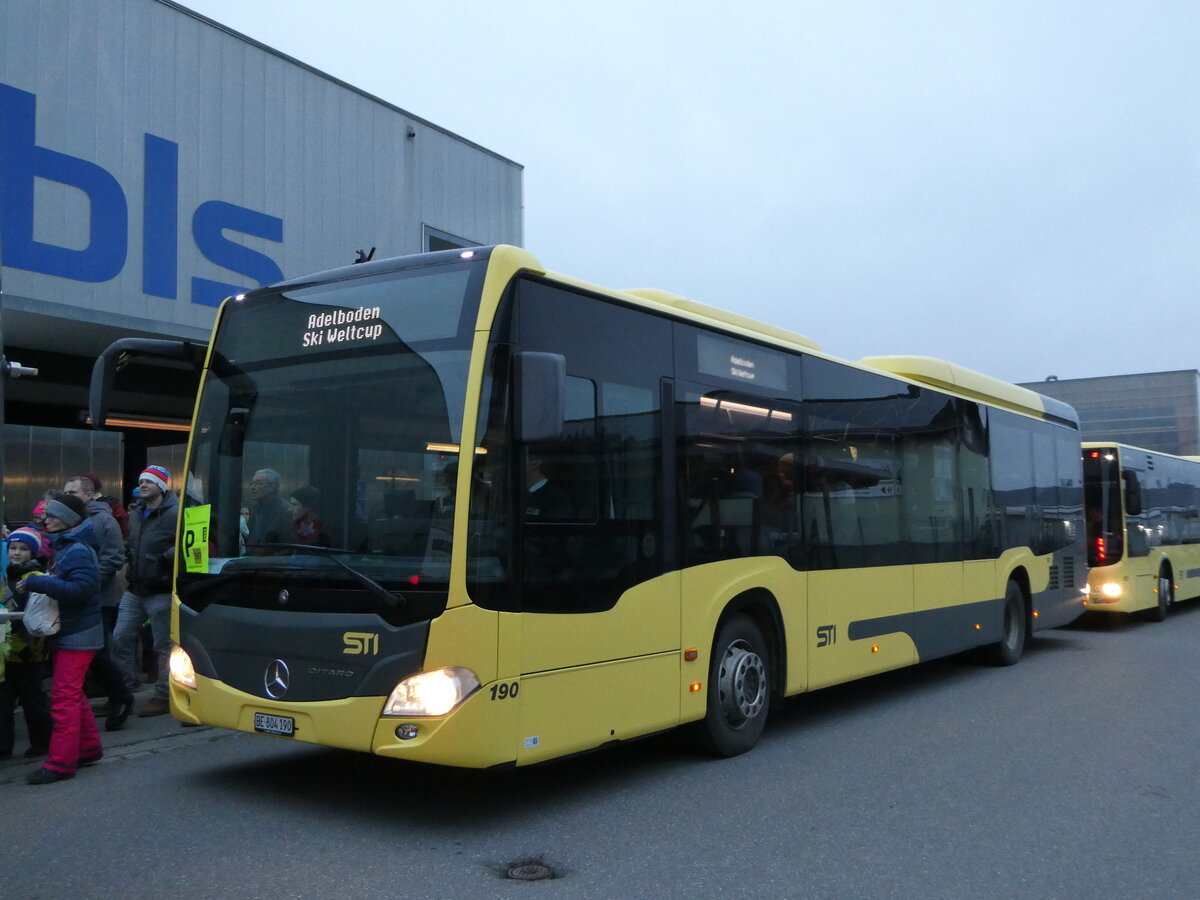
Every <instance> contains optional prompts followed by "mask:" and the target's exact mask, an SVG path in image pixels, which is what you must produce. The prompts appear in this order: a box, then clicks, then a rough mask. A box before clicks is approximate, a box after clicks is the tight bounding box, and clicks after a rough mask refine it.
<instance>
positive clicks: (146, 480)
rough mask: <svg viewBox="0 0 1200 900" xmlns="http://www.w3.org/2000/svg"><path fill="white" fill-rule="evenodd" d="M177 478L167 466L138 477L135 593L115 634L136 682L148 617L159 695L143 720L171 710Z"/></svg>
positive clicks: (119, 655)
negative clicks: (136, 656) (173, 483)
mask: <svg viewBox="0 0 1200 900" xmlns="http://www.w3.org/2000/svg"><path fill="white" fill-rule="evenodd" d="M170 478H171V473H170V472H168V471H167V470H166V469H164V468H163V467H162V466H146V468H145V469H143V470H142V474H141V475H140V476H139V477H138V492H139V493H138V495H139V498H140V501H141V505H140V507H139V508H138V509H137V510H136V511H131V512H130V514H129V568H128V570H127V571H126V577H127V580H128V582H129V588H128V589H127V590H126V591H125V596H123V597H122V598H121V606H120V610H119V612H118V614H117V627H116V631H115V632H114V634H113V644H114V647H115V648H116V661H117V665H118V666H120V667H121V671H122V673H123V674H124V675H125V678H126V681H127V682H133V681H134V680H135V675H134V664H133V648H134V645H135V643H136V642H137V639H138V630H139V629H140V628H141V625H142V623H143V622H145V621H146V619H147V618H149V619H150V631H151V633H152V634H153V635H154V652H155V653H156V654H157V655H158V681H157V682H156V683H155V685H154V696H153V697H152V698H151V699H150V700H149V701H147V703H146V704H145V705H144V706H143V707H142V708H141V709H140V710H138V715H139V716H161V715H163V714H164V713H168V712H170V711H171V706H170V700H169V699H168V696H169V690H168V679H169V678H170V670H169V669H170V656H171V568H172V563H173V561H174V557H175V523H176V521H177V520H178V517H179V501H178V500H176V498H175V495H174V494H172V493H171V492H170V490H168V487H167V486H168V484H169V483H170Z"/></svg>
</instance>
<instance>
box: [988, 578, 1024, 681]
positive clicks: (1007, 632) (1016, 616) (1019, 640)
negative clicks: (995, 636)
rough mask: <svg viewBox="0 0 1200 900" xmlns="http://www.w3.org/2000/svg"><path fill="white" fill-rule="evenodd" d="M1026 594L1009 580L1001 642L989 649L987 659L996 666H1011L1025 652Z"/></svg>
mask: <svg viewBox="0 0 1200 900" xmlns="http://www.w3.org/2000/svg"><path fill="white" fill-rule="evenodd" d="M1025 610H1026V602H1025V592H1024V591H1023V590H1021V586H1020V585H1019V584H1017V582H1016V581H1013V580H1011V579H1010V580H1009V582H1008V587H1006V588H1005V589H1004V618H1003V620H1002V621H1001V623H1000V634H1001V637H1000V640H998V641H997V642H996V643H994V644H992V645H991V646H989V647H987V648H986V650H987V659H988V661H989V662H990V663H991V664H992V665H994V666H1011V665H1013V664H1015V663H1016V662H1017V661H1018V660H1019V659H1020V658H1021V655H1022V654H1023V653H1024V652H1025V621H1026V611H1025Z"/></svg>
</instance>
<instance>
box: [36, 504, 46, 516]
mask: <svg viewBox="0 0 1200 900" xmlns="http://www.w3.org/2000/svg"><path fill="white" fill-rule="evenodd" d="M33 514H34V515H35V516H43V515H45V514H46V501H45V500H39V501H38V504H37V506H35V507H34V508H33Z"/></svg>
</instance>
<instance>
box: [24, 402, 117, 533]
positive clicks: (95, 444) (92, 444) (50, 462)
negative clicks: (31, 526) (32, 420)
mask: <svg viewBox="0 0 1200 900" xmlns="http://www.w3.org/2000/svg"><path fill="white" fill-rule="evenodd" d="M4 460H5V472H4V495H5V498H4V515H5V519H6V521H7V522H8V523H9V524H10V525H12V524H14V523H24V522H28V521H29V516H30V513H32V512H33V507H34V506H35V505H37V502H38V501H39V500H41V499H42V495H43V494H45V493H46V491H48V490H61V489H62V487H63V485H64V484H66V481H67V479H68V478H70V477H71V476H72V475H79V474H82V473H83V472H91V473H93V474H95V475H97V476H99V477H100V481H101V482H102V483H103V485H104V488H105V492H106V493H113V494H119V493H121V463H122V459H121V435H119V434H117V433H115V432H111V431H83V430H79V429H70V428H40V427H35V426H27V425H6V426H5V428H4ZM124 499H128V498H127V497H126V498H124Z"/></svg>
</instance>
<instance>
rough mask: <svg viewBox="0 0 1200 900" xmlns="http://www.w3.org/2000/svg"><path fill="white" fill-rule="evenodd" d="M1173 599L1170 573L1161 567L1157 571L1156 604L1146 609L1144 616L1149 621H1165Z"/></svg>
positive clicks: (1173, 590) (1172, 583) (1173, 587)
mask: <svg viewBox="0 0 1200 900" xmlns="http://www.w3.org/2000/svg"><path fill="white" fill-rule="evenodd" d="M1174 600H1175V583H1174V582H1173V581H1172V580H1171V573H1170V572H1168V571H1167V570H1166V569H1163V570H1162V571H1161V572H1159V573H1158V605H1157V606H1152V607H1150V608H1149V609H1148V610H1146V618H1147V619H1149V620H1150V621H1151V622H1165V621H1166V619H1167V611H1168V610H1169V609H1170V607H1171V603H1172V602H1173V601H1174Z"/></svg>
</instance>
